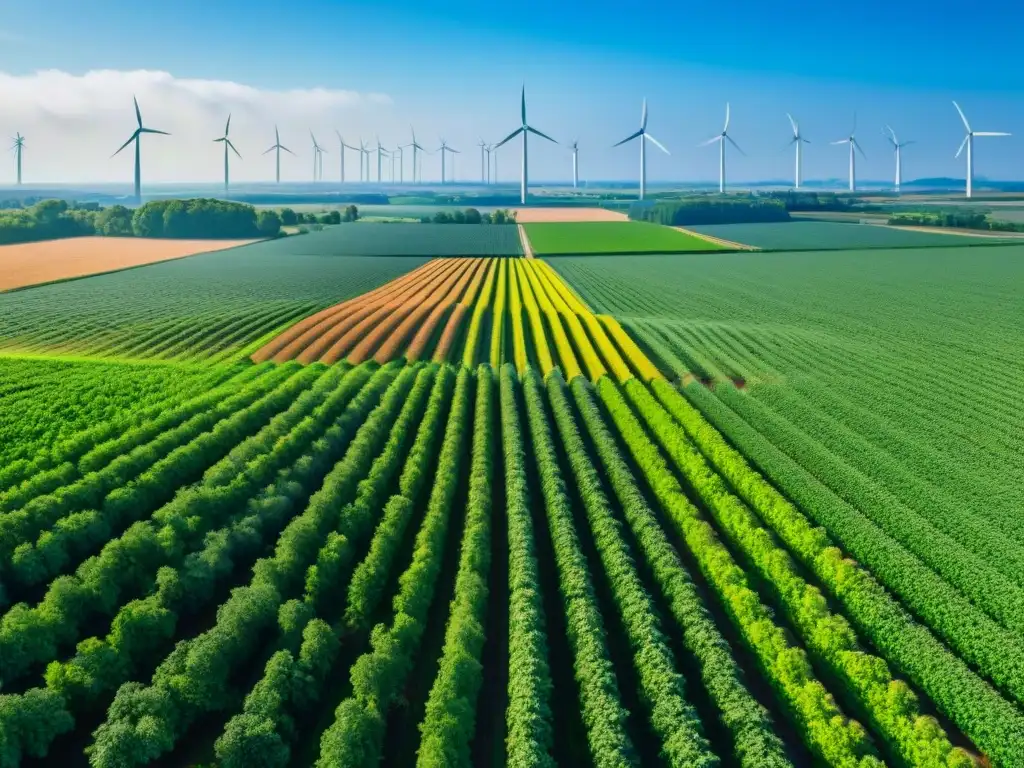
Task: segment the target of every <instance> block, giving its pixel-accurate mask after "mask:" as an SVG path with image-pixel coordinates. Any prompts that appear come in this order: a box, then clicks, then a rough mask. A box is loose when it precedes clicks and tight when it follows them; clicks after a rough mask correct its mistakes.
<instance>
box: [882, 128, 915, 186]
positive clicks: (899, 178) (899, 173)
mask: <svg viewBox="0 0 1024 768" xmlns="http://www.w3.org/2000/svg"><path fill="white" fill-rule="evenodd" d="M885 130H887V131H888V132H889V135H888V136H886V137H885V138H887V139H889V143H890V144H892V148H893V151H894V152H895V153H896V194H899V192H900V184H901V183H902V182H903V156H902V153H901V151H900V150H902V149H903V148H904V147H905V146H907V144H913V143H914V142H913V141H904V142H902V143H901V142H900V140H899V139H897V138H896V131H894V130H893V129H892V128H890V127H889V126H888V125H887V126H885Z"/></svg>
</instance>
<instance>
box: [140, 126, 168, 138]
mask: <svg viewBox="0 0 1024 768" xmlns="http://www.w3.org/2000/svg"><path fill="white" fill-rule="evenodd" d="M139 133H159V134H160V135H161V136H170V135H171V134H169V133H168V132H167V131H158V130H156V129H155V128H139Z"/></svg>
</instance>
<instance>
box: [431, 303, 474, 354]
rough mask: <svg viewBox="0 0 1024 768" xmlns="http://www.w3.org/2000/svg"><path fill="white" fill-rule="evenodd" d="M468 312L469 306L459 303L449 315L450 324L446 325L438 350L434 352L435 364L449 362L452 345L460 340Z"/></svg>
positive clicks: (438, 343)
mask: <svg viewBox="0 0 1024 768" xmlns="http://www.w3.org/2000/svg"><path fill="white" fill-rule="evenodd" d="M468 312H469V305H467V304H462V303H459V304H456V305H455V309H453V310H452V313H451V314H450V315H448V322H447V323H446V324H445V326H444V331H443V332H442V333H441V338H440V340H438V342H437V349H435V350H434V362H437V363H443V362H446V361H447V360H448V354H449V353H450V352H451V349H452V344H454V343H455V339H457V338H458V336H459V328H460V327H461V326H462V321H463V319H464V318H465V317H466V314H467V313H468Z"/></svg>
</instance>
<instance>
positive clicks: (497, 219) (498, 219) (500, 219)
mask: <svg viewBox="0 0 1024 768" xmlns="http://www.w3.org/2000/svg"><path fill="white" fill-rule="evenodd" d="M491 221H493V222H494V223H495V224H504V223H505V211H503V210H502V209H501V208H498V209H497V210H496V211H495V212H494V213H492V214H491Z"/></svg>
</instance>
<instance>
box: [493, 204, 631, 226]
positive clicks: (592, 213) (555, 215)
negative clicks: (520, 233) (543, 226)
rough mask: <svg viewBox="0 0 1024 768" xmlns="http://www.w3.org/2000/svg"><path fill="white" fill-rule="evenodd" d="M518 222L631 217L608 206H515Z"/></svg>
mask: <svg viewBox="0 0 1024 768" xmlns="http://www.w3.org/2000/svg"><path fill="white" fill-rule="evenodd" d="M513 210H514V211H515V212H516V223H518V224H534V223H537V222H546V221H628V220H629V217H628V216H626V214H624V213H620V212H619V211H609V210H608V209H607V208H573V207H571V206H566V207H564V208H513Z"/></svg>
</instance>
